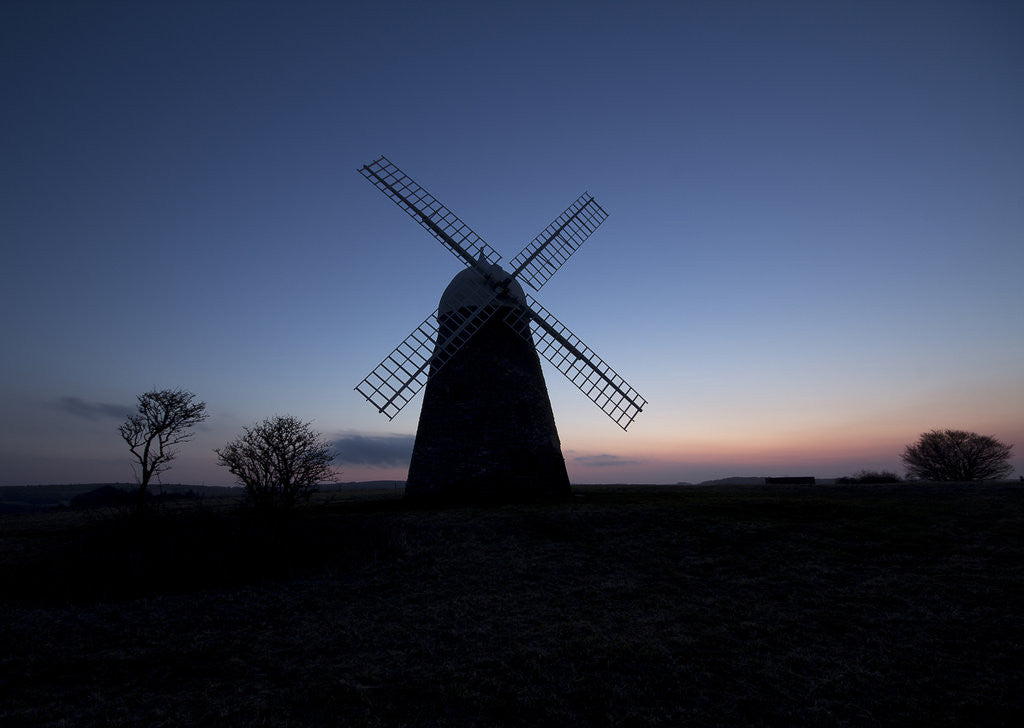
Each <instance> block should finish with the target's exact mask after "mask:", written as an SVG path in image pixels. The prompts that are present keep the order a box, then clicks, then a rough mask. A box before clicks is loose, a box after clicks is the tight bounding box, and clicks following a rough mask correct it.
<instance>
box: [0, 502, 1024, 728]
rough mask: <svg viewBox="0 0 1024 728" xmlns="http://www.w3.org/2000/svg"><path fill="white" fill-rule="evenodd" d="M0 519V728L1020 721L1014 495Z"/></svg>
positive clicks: (1019, 530) (1019, 556)
mask: <svg viewBox="0 0 1024 728" xmlns="http://www.w3.org/2000/svg"><path fill="white" fill-rule="evenodd" d="M576 492H577V494H578V495H577V497H576V498H575V499H574V500H573V501H571V502H567V503H545V504H535V505H515V506H501V507H497V506H495V507H486V508H485V507H460V508H450V509H429V508H410V507H407V506H405V505H403V503H402V502H401V501H400V500H399V499H398V498H397V497H396V496H395V494H394V493H388V492H387V491H383V492H382V491H375V492H366V493H345V494H330V495H329V497H324V498H320V499H319V500H318V501H316V502H314V503H313V504H312V505H311V507H309V508H308V509H306V510H304V511H303V512H301V513H299V514H298V515H297V516H296V517H295V518H294V519H293V520H291V521H289V522H286V523H275V522H267V521H261V520H259V519H255V518H253V517H251V515H250V514H247V513H245V512H244V511H240V510H239V509H238V508H237V507H236V506H233V505H231V504H219V503H218V501H216V500H206V501H203V502H202V503H199V504H196V503H181V504H174V505H169V506H167V507H166V508H164V509H163V510H160V511H158V512H156V513H153V514H151V516H150V517H149V518H147V519H146V521H145V522H144V523H143V524H142V525H141V526H140V525H139V524H138V523H136V522H135V521H133V520H132V519H130V518H128V517H126V516H125V515H123V514H121V513H120V512H118V511H115V510H99V511H84V512H77V511H50V512H40V513H21V514H14V515H6V516H2V517H0V528H2V531H0V547H2V554H0V587H2V589H3V595H2V597H0V599H2V601H0V614H2V617H3V627H4V628H3V630H2V634H0V663H2V670H0V724H2V725H5V726H20V725H25V726H29V725H31V726H46V725H52V726H64V727H71V726H98V725H103V726H120V725H123V726H128V725H139V726H143V725H144V726H172V725H206V726H318V725H323V726H334V725H388V726H391V725H413V726H418V725H423V726H427V725H460V726H461V725H493V724H497V723H500V724H512V725H550V724H557V723H562V724H565V725H569V724H572V725H597V726H603V725H688V724H689V725H730V726H731V725H822V726H830V725H858V726H859V725H865V726H869V725H929V726H934V725H938V726H944V725H949V726H953V725H970V726H975V725H1019V724H1020V721H1021V718H1022V716H1024V710H1022V709H1024V488H1021V487H1020V486H1014V485H962V486H959V485H941V486H940V485H931V486H930V485H901V486H806V487H803V486H788V487H787V486H771V487H765V486H741V487H727V486H710V487H653V486H652V487H640V486H632V487H625V486H623V487H615V486H589V487H586V486H584V487H577V488H576Z"/></svg>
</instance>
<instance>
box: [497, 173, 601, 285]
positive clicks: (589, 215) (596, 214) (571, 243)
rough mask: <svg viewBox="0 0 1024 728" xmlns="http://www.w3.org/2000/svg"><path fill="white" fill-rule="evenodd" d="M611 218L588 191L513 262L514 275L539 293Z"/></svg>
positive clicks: (520, 252)
mask: <svg viewBox="0 0 1024 728" xmlns="http://www.w3.org/2000/svg"><path fill="white" fill-rule="evenodd" d="M607 217H608V213H607V212H605V211H604V208H603V207H601V206H600V205H599V204H597V201H596V200H595V199H594V198H593V197H591V196H590V194H589V193H586V192H584V193H583V194H582V195H580V196H579V198H578V199H577V200H576V201H575V202H574V203H572V204H571V205H569V207H568V208H566V210H565V212H563V213H562V214H561V215H559V216H558V217H556V218H555V219H554V221H553V222H552V223H551V224H550V225H548V226H547V227H546V228H544V229H543V230H542V231H541V233H540V234H539V235H538V236H537V237H535V238H534V239H533V241H531V242H530V243H529V245H527V246H526V247H525V248H523V249H522V250H521V251H519V254H518V255H517V256H516V257H515V258H513V259H512V270H513V273H512V275H514V276H516V277H517V278H519V279H520V280H521V281H523V282H524V283H527V284H529V285H530V287H531V288H533V290H535V291H539V290H540V289H541V286H543V285H544V284H545V283H547V282H548V281H549V280H550V279H551V276H553V275H554V274H555V273H556V272H557V271H558V269H559V268H561V267H562V266H563V265H564V264H565V261H567V260H569V257H570V256H571V255H572V254H573V253H575V252H576V251H577V250H579V248H580V246H581V245H583V243H585V242H586V240H587V238H589V237H590V236H591V235H592V234H593V232H594V231H595V230H597V228H598V226H599V225H600V224H601V223H603V222H604V221H605V219H606V218H607Z"/></svg>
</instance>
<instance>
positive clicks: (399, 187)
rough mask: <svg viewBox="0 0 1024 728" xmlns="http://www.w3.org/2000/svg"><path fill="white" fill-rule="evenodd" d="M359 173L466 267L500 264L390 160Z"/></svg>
mask: <svg viewBox="0 0 1024 728" xmlns="http://www.w3.org/2000/svg"><path fill="white" fill-rule="evenodd" d="M359 173H360V174H361V175H363V176H364V177H366V179H368V180H370V182H372V183H373V185H374V186H375V187H376V188H377V189H379V190H380V191H381V192H383V193H384V194H385V195H387V196H388V197H390V198H391V199H392V200H393V201H394V203H395V204H396V205H398V206H399V207H401V208H402V209H403V210H405V212H406V214H408V215H409V217H411V218H412V219H413V220H415V221H416V222H418V223H419V224H420V225H421V226H422V227H423V228H424V229H425V230H426V231H427V232H429V233H430V234H431V235H433V236H434V237H435V238H437V239H438V240H439V241H440V242H441V244H442V245H443V246H444V247H446V248H448V250H449V251H451V253H452V255H454V256H455V257H456V258H458V259H459V260H461V261H462V262H463V263H464V264H465V265H467V266H472V265H473V261H474V260H476V259H477V258H479V257H481V256H483V259H484V260H486V261H487V262H488V263H497V262H498V261H499V260H501V256H500V255H498V253H497V251H496V250H495V249H494V248H492V247H491V246H490V245H488V244H487V243H486V242H485V241H484V240H483V239H482V238H481V237H480V236H479V235H477V234H476V233H475V232H473V231H472V229H470V227H469V225H467V224H466V223H464V222H462V220H460V219H459V218H458V216H457V215H456V214H455V213H454V212H452V211H451V210H449V209H448V208H447V207H445V206H444V205H442V204H441V203H440V202H438V201H437V199H435V198H434V196H433V195H431V194H430V193H429V192H427V191H426V190H425V189H423V188H422V187H420V186H419V185H418V184H416V182H415V181H414V180H413V179H412V178H411V177H409V176H408V175H407V174H405V172H403V171H402V170H400V169H399V168H398V167H396V166H395V165H394V164H392V163H391V161H390V160H389V159H388V158H387V157H380V158H379V159H377V160H375V161H373V162H371V163H370V164H367V165H364V166H363V167H362V168H360V170H359Z"/></svg>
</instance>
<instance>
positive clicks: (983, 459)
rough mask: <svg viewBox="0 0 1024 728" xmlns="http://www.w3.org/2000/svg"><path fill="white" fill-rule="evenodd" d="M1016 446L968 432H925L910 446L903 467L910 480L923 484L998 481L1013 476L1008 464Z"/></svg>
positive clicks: (1011, 468)
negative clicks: (930, 481)
mask: <svg viewBox="0 0 1024 728" xmlns="http://www.w3.org/2000/svg"><path fill="white" fill-rule="evenodd" d="M1012 449H1013V445H1007V444H1005V443H1003V442H1000V441H999V440H997V439H996V438H994V437H992V436H991V435H979V434H978V433H976V432H965V431H964V430H932V431H931V432H925V433H924V434H922V435H921V437H920V439H918V441H917V444H915V445H907V448H906V450H904V451H903V455H902V458H903V463H904V464H905V465H906V466H907V476H908V477H910V478H919V479H921V480H936V481H946V482H949V481H969V480H998V479H1000V478H1005V477H1007V476H1008V475H1010V473H1012V472H1013V467H1012V466H1011V465H1010V463H1009V462H1007V461H1008V460H1009V459H1010V451H1011V450H1012Z"/></svg>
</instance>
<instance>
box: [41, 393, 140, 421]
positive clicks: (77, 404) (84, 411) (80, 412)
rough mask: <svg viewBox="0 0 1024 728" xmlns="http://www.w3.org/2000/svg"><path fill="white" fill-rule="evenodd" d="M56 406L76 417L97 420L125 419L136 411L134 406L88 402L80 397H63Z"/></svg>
mask: <svg viewBox="0 0 1024 728" xmlns="http://www.w3.org/2000/svg"><path fill="white" fill-rule="evenodd" d="M54 406H55V407H56V408H57V409H60V410H64V411H65V412H67V413H68V414H72V415H75V416H76V417H83V418H85V419H87V420H96V419H99V418H101V417H111V418H114V419H118V420H121V419H124V418H126V417H127V416H128V415H130V414H131V413H132V412H134V411H135V407H134V406H133V405H123V404H109V403H107V402H86V401H85V400H83V399H79V398H78V397H61V398H60V399H58V400H57V401H56V402H55V403H54Z"/></svg>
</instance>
